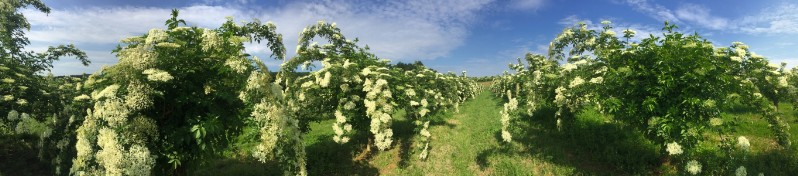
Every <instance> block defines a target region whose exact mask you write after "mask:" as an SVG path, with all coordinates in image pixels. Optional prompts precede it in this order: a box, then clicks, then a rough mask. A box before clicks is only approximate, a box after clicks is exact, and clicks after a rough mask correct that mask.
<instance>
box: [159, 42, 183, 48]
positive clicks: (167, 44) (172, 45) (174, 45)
mask: <svg viewBox="0 0 798 176" xmlns="http://www.w3.org/2000/svg"><path fill="white" fill-rule="evenodd" d="M155 46H157V47H163V48H180V45H179V44H177V43H171V42H161V43H158V44H156V45H155Z"/></svg>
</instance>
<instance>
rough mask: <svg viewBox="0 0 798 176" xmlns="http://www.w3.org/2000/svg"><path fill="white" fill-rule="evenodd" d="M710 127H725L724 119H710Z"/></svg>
mask: <svg viewBox="0 0 798 176" xmlns="http://www.w3.org/2000/svg"><path fill="white" fill-rule="evenodd" d="M709 125H712V126H720V125H723V119H721V118H717V117H713V118H710V119H709Z"/></svg>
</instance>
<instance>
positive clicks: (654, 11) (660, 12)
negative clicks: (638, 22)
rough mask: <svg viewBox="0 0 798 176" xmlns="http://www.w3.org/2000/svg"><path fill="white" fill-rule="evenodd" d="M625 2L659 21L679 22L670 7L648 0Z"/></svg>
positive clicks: (629, 0)
mask: <svg viewBox="0 0 798 176" xmlns="http://www.w3.org/2000/svg"><path fill="white" fill-rule="evenodd" d="M625 3H626V4H629V5H631V6H632V7H633V8H634V9H635V10H637V11H639V12H642V13H645V14H646V15H648V16H651V17H652V18H654V19H657V20H659V21H666V20H667V21H670V22H679V19H678V18H676V15H674V14H673V12H671V10H670V9H668V8H665V7H664V6H662V5H659V4H651V3H649V2H648V0H626V1H625Z"/></svg>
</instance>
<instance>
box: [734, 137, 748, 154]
mask: <svg viewBox="0 0 798 176" xmlns="http://www.w3.org/2000/svg"><path fill="white" fill-rule="evenodd" d="M737 147H740V148H742V149H743V150H746V151H747V150H748V149H750V148H751V143H749V142H748V138H746V137H745V136H740V137H737Z"/></svg>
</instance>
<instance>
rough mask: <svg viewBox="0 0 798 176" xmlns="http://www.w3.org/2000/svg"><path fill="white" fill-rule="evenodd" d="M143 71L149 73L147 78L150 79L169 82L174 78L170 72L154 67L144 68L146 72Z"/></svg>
mask: <svg viewBox="0 0 798 176" xmlns="http://www.w3.org/2000/svg"><path fill="white" fill-rule="evenodd" d="M142 73H143V74H145V75H147V79H148V80H150V81H159V82H167V81H169V80H172V79H173V78H174V77H172V75H170V74H169V72H166V71H163V70H158V69H154V68H151V69H147V70H144V72H142Z"/></svg>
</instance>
